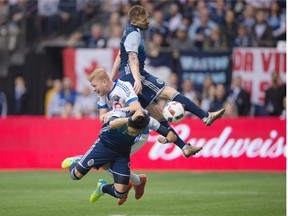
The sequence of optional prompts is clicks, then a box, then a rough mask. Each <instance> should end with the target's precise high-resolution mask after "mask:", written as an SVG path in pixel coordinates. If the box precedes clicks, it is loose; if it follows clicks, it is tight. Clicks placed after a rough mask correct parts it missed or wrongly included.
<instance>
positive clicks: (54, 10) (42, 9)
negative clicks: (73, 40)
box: [38, 0, 59, 38]
mask: <svg viewBox="0 0 288 216" xmlns="http://www.w3.org/2000/svg"><path fill="white" fill-rule="evenodd" d="M58 6H59V0H49V1H47V0H38V18H39V20H38V21H39V25H40V32H41V33H40V34H41V35H40V36H41V37H42V38H49V37H50V36H54V37H55V36H56V33H57V31H58V30H59V20H58Z"/></svg>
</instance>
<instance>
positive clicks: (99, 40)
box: [67, 23, 107, 48]
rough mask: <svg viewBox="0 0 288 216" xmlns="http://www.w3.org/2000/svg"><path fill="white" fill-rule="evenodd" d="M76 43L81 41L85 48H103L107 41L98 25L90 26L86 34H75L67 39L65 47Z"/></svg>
mask: <svg viewBox="0 0 288 216" xmlns="http://www.w3.org/2000/svg"><path fill="white" fill-rule="evenodd" d="M77 41H82V43H84V46H85V47H87V48H105V47H106V44H107V39H106V38H105V37H104V36H103V28H102V26H101V25H100V24H98V23H94V24H92V26H91V28H90V31H88V32H75V33H74V34H72V36H71V37H70V38H69V40H68V42H67V45H68V46H75V45H76V44H77Z"/></svg>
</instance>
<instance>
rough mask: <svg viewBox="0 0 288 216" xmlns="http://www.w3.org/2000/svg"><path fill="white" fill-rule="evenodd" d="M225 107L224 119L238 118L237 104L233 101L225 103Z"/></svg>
mask: <svg viewBox="0 0 288 216" xmlns="http://www.w3.org/2000/svg"><path fill="white" fill-rule="evenodd" d="M223 106H224V109H225V113H224V115H223V116H224V117H229V118H235V117H238V110H237V106H236V104H235V103H233V101H225V102H224V105H223Z"/></svg>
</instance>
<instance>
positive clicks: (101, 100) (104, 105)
mask: <svg viewBox="0 0 288 216" xmlns="http://www.w3.org/2000/svg"><path fill="white" fill-rule="evenodd" d="M97 108H98V109H107V108H108V105H107V103H106V100H105V97H104V96H102V97H99V99H98V101H97Z"/></svg>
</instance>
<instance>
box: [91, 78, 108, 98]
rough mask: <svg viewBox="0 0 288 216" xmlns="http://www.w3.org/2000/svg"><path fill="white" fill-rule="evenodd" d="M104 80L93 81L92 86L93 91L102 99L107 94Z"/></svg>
mask: <svg viewBox="0 0 288 216" xmlns="http://www.w3.org/2000/svg"><path fill="white" fill-rule="evenodd" d="M105 83H106V82H105V81H104V80H97V79H93V80H92V81H91V85H92V87H93V91H94V92H95V93H97V94H98V95H99V96H100V97H101V96H104V95H106V94H107V90H106V85H105Z"/></svg>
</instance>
